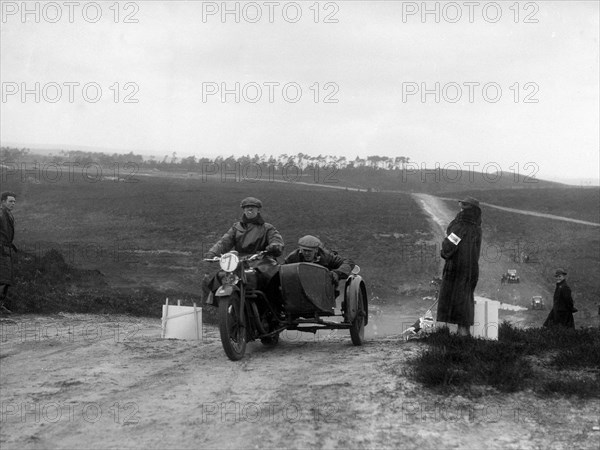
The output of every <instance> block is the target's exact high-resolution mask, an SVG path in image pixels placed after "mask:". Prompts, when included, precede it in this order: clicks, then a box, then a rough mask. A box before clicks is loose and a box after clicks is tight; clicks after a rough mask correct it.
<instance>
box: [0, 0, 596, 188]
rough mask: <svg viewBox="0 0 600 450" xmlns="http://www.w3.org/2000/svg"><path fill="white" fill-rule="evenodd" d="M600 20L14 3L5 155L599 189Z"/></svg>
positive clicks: (551, 12) (564, 7)
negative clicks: (291, 157) (445, 173)
mask: <svg viewBox="0 0 600 450" xmlns="http://www.w3.org/2000/svg"><path fill="white" fill-rule="evenodd" d="M599 15H600V14H599V2H597V1H582V2H579V1H568V2H561V1H536V2H513V1H509V2H479V1H475V2H462V1H460V2H421V1H419V2H402V1H369V2H367V1H337V2H315V1H308V2H282V1H273V2H269V1H264V2H262V1H261V2H221V1H219V2H201V1H185V2H184V1H169V2H167V1H136V2H119V3H117V2H114V1H109V2H73V3H69V2H6V1H3V2H2V20H1V24H0V25H1V34H0V37H1V40H0V55H1V64H0V79H1V82H2V102H1V104H0V108H1V109H0V141H1V143H2V145H18V146H19V147H22V146H25V147H27V146H29V147H32V148H35V147H36V146H41V147H43V146H52V147H55V148H56V147H57V146H58V147H60V146H63V147H65V148H78V147H82V148H90V147H92V148H97V149H103V150H107V151H111V152H118V153H119V152H123V153H128V152H130V151H133V152H134V153H138V154H144V155H150V154H153V155H155V156H156V157H157V158H158V159H161V158H162V157H164V155H167V154H169V155H171V154H172V153H173V152H176V153H177V156H178V157H180V158H181V157H186V156H190V155H196V156H213V157H214V156H217V155H222V156H229V155H236V156H240V155H246V154H250V155H254V154H259V155H263V154H267V155H280V154H297V153H304V154H309V155H313V156H316V155H319V154H322V155H326V154H327V155H335V156H346V157H347V158H349V159H354V158H356V157H357V156H359V157H361V158H364V157H366V156H369V155H381V156H390V157H394V156H405V157H409V158H410V160H411V161H412V163H413V164H414V165H415V167H417V166H418V167H420V168H426V167H427V168H431V167H435V166H437V165H439V166H440V167H441V168H449V169H457V168H463V169H464V170H469V168H474V170H480V169H485V170H503V171H509V172H513V173H514V172H519V173H521V174H523V175H531V176H535V177H536V178H540V179H554V180H564V179H582V178H585V179H591V180H595V181H596V184H597V181H598V180H599V179H600V175H599V170H600V169H599V167H600V161H599V158H600V156H599V155H600V143H599V137H600V131H599V124H600V117H599V114H600V100H599V80H600V75H599V48H600V44H599V42H598V40H599V39H598V38H599Z"/></svg>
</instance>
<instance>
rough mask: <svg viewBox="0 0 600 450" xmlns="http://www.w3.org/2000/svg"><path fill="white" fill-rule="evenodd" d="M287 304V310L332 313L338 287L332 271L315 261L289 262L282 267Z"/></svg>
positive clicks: (283, 295) (325, 314) (301, 313)
mask: <svg viewBox="0 0 600 450" xmlns="http://www.w3.org/2000/svg"><path fill="white" fill-rule="evenodd" d="M279 278H280V281H281V294H282V298H283V307H284V309H285V311H286V313H289V314H293V315H307V316H308V317H312V316H313V315H314V314H315V312H316V313H318V314H319V315H322V316H331V315H333V314H334V309H335V288H334V285H333V283H332V282H331V276H330V275H329V270H327V269H326V268H325V267H323V266H320V265H318V264H313V263H295V264H286V265H283V266H281V267H280V269H279Z"/></svg>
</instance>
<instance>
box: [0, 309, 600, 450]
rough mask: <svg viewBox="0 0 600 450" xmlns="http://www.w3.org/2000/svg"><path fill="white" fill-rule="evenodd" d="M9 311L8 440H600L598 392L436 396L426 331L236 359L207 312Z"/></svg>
mask: <svg viewBox="0 0 600 450" xmlns="http://www.w3.org/2000/svg"><path fill="white" fill-rule="evenodd" d="M372 320H373V323H374V324H377V323H380V324H381V323H384V322H378V314H377V311H376V310H375V313H374V315H373V316H372ZM0 324H1V326H2V328H1V339H0V361H1V365H0V377H1V380H2V390H1V395H0V402H1V417H0V419H1V421H0V426H1V428H0V440H1V447H2V449H3V450H5V449H27V448H29V449H42V448H43V449H47V448H91V449H99V448H156V449H159V448H160V449H163V448H167V449H169V448H173V449H175V448H177V449H181V448H219V449H220V448H260V449H262V448H431V449H433V448H436V449H437V448H449V447H455V448H477V449H479V448H540V449H542V448H543V449H547V448H564V447H566V444H567V443H574V442H577V447H578V448H597V438H598V436H597V433H596V434H594V432H593V431H592V428H593V426H597V425H598V424H597V417H598V405H597V404H591V403H590V402H587V403H585V404H584V403H581V402H580V403H571V402H569V401H566V402H565V401H561V400H559V399H556V400H539V399H536V398H535V397H534V396H533V395H531V394H514V395H494V394H486V393H485V392H482V394H483V395H482V397H481V398H479V399H477V400H469V399H465V398H462V397H459V396H450V397H447V396H437V395H435V394H434V393H431V392H429V391H426V390H424V389H423V388H421V387H420V386H419V385H417V384H415V383H414V382H412V381H410V379H409V378H408V377H407V375H406V372H407V371H408V370H410V366H409V364H408V363H407V361H408V359H409V358H411V357H413V356H415V355H417V354H418V352H419V351H420V349H421V348H422V345H423V344H421V343H419V342H416V341H409V342H404V341H403V340H402V339H401V338H400V336H399V334H398V333H396V334H387V335H385V334H384V333H380V334H379V335H378V336H374V335H373V328H371V336H369V339H368V341H367V343H366V344H365V345H364V346H362V347H354V346H352V345H351V343H350V337H349V335H348V333H347V332H341V331H337V332H331V331H328V332H325V333H323V334H321V332H319V333H318V334H317V336H316V337H313V335H312V334H305V335H302V336H298V335H297V334H296V333H290V334H286V335H285V336H284V337H283V339H282V340H281V342H280V344H279V345H278V346H277V347H276V348H272V349H268V348H266V347H263V346H262V344H260V343H252V344H250V345H249V346H248V353H247V355H246V357H245V358H244V360H242V361H241V362H235V363H234V362H231V361H229V360H228V359H227V358H226V356H225V354H224V353H223V350H222V348H221V344H220V341H219V338H218V332H217V330H216V329H215V328H214V327H209V326H205V327H204V332H203V337H202V341H201V342H198V341H182V340H172V339H161V338H160V332H161V327H160V320H158V319H135V318H130V317H125V316H122V317H114V316H111V317H108V316H92V315H74V314H59V315H55V316H43V317H37V316H22V317H14V318H12V319H2V321H1V322H0ZM369 327H370V326H369ZM379 328H380V330H381V327H379Z"/></svg>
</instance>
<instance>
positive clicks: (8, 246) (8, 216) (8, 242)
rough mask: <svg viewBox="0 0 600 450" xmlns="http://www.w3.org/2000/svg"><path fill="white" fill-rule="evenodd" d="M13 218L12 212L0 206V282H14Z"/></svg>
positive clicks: (10, 283)
mask: <svg viewBox="0 0 600 450" xmlns="http://www.w3.org/2000/svg"><path fill="white" fill-rule="evenodd" d="M14 237H15V220H14V218H13V215H12V213H11V212H10V211H9V210H8V209H6V208H2V209H1V210H0V284H8V285H12V284H14V280H13V255H14V251H15V250H16V249H15V246H14V244H13V239H14Z"/></svg>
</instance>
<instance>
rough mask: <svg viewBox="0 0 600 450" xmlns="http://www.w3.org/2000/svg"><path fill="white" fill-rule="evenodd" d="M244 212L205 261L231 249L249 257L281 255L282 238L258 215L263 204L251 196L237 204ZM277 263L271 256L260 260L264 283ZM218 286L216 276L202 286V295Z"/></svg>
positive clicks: (206, 256)
mask: <svg viewBox="0 0 600 450" xmlns="http://www.w3.org/2000/svg"><path fill="white" fill-rule="evenodd" d="M240 206H241V208H242V209H243V211H244V212H243V214H242V218H241V220H240V221H239V222H236V223H234V224H233V226H232V227H231V228H230V229H229V230H228V231H227V233H225V234H224V235H223V237H222V238H221V239H219V241H218V242H217V243H216V244H215V245H213V246H212V247H211V248H210V250H209V251H208V252H206V254H205V255H204V257H205V258H207V259H212V258H214V257H216V256H219V255H222V254H224V253H227V252H229V251H231V250H235V251H237V252H238V254H239V256H246V255H252V254H254V253H258V252H261V251H266V252H267V253H268V254H269V255H272V256H280V255H281V253H282V252H283V238H282V237H281V234H279V231H277V229H276V228H275V227H274V226H273V225H271V224H270V223H267V222H265V221H264V219H263V218H262V216H261V215H260V209H261V208H262V202H261V201H260V200H259V199H257V198H254V197H246V198H245V199H243V200H242V202H241V203H240ZM275 264H276V261H275V260H274V259H273V258H271V257H265V258H263V259H262V260H260V261H259V263H258V265H257V269H258V271H259V272H261V274H264V275H265V277H266V281H268V279H270V276H271V275H270V273H271V272H272V271H271V270H269V269H270V268H272V267H273V266H274V265H275ZM219 285H220V283H219V280H218V279H217V277H216V276H213V277H212V279H210V280H206V278H205V283H203V290H204V291H205V294H207V293H208V292H206V291H207V290H210V291H211V292H215V291H216V290H217V289H218V287H219Z"/></svg>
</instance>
